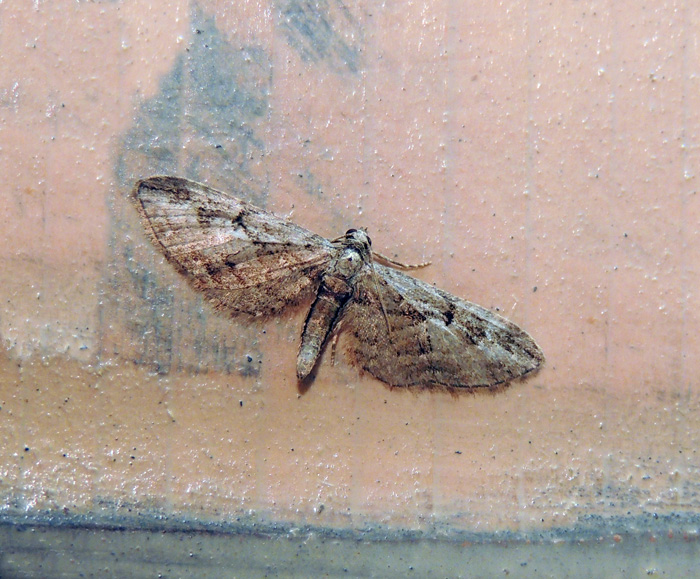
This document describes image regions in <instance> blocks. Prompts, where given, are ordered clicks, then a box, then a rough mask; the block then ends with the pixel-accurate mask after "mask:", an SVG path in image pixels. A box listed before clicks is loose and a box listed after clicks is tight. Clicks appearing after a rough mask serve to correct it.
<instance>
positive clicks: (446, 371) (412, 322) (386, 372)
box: [343, 263, 544, 389]
mask: <svg viewBox="0 0 700 579" xmlns="http://www.w3.org/2000/svg"><path fill="white" fill-rule="evenodd" d="M358 277H359V279H357V280H356V286H355V293H354V295H353V298H352V299H351V300H350V302H349V303H348V304H347V306H346V309H345V311H344V313H343V340H345V345H346V350H347V352H348V354H349V356H350V359H351V362H353V363H354V364H356V365H358V366H360V367H361V368H363V369H364V370H366V371H367V372H369V373H370V374H372V375H373V376H375V377H376V378H378V379H379V380H382V381H383V382H386V383H387V384H389V385H391V386H415V387H436V386H437V387H440V386H442V387H446V388H447V389H456V388H466V389H472V388H479V387H496V386H498V385H501V384H507V383H508V382H511V381H512V380H515V379H517V378H520V377H522V376H525V375H526V374H528V373H530V372H533V371H535V370H537V369H538V368H539V367H540V366H541V364H542V363H543V362H544V355H543V354H542V351H541V350H540V348H539V346H537V344H536V343H535V341H534V340H533V339H532V338H531V337H530V336H529V335H528V334H527V333H526V332H524V331H523V330H521V329H520V328H518V327H517V326H516V325H515V324H513V323H511V322H509V321H508V320H506V319H504V318H502V317H501V316H499V315H497V314H494V313H493V312H491V311H489V310H487V309H486V308H483V307H481V306H478V305H476V304H473V303H471V302H468V301H466V300H462V299H459V298H457V297H455V296H453V295H451V294H449V293H447V292H445V291H442V290H440V289H437V288H435V287H433V286H431V285H428V284H426V283H424V282H422V281H420V280H418V279H416V278H414V277H411V276H408V275H406V274H403V273H401V272H399V271H396V270H394V269H391V268H388V267H385V266H382V265H380V264H377V263H374V264H373V266H372V267H371V268H366V269H365V271H364V272H363V273H362V274H360V275H359V276H358Z"/></svg>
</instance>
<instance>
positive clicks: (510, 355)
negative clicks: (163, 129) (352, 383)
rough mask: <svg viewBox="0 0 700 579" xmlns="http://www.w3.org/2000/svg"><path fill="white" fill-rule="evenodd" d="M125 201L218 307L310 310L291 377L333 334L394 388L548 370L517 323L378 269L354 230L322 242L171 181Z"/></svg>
mask: <svg viewBox="0 0 700 579" xmlns="http://www.w3.org/2000/svg"><path fill="white" fill-rule="evenodd" d="M132 197H133V201H134V203H135V205H136V207H137V209H138V211H139V213H140V214H141V218H142V221H143V225H144V227H145V229H146V231H147V232H148V234H149V235H150V237H151V239H152V241H153V242H154V243H155V245H156V246H157V247H158V248H159V249H160V250H161V251H162V252H163V254H164V255H165V257H166V258H167V259H168V261H169V262H170V263H171V264H173V266H174V267H175V269H177V271H178V272H180V273H181V274H182V275H183V276H184V277H185V278H186V279H187V280H188V281H189V283H190V284H191V285H192V286H193V287H194V288H195V289H197V290H198V291H200V292H202V293H203V294H204V296H205V297H206V299H207V300H208V301H209V302H210V303H211V304H212V305H213V306H214V307H215V308H216V309H218V310H221V311H224V312H227V313H228V314H230V315H232V316H255V317H257V316H272V315H277V314H280V313H282V312H283V311H284V309H285V308H287V307H289V306H293V305H297V304H303V303H310V304H311V308H310V310H309V313H308V314H307V316H306V321H305V323H304V328H303V331H302V336H301V345H300V347H299V354H298V357H297V377H298V378H299V380H305V379H306V378H307V377H308V376H309V374H310V373H311V371H312V370H313V368H314V367H315V366H316V364H317V362H318V360H319V357H320V355H321V353H322V352H323V349H324V347H325V345H326V343H327V342H328V340H329V337H331V336H333V335H335V334H337V333H339V334H342V339H343V341H344V344H345V349H346V351H347V354H348V357H349V360H350V361H351V362H352V363H353V364H355V365H357V366H359V367H360V368H362V369H363V370H365V371H367V372H369V373H370V374H372V375H373V376H374V377H376V378H378V379H379V380H381V381H383V382H385V383H387V384H389V385H390V386H409V387H422V388H431V387H432V388H447V389H473V388H479V387H494V386H498V385H503V384H507V383H508V382H510V381H512V380H514V379H517V378H521V377H523V376H525V375H527V374H530V373H532V372H534V371H536V370H537V369H539V368H540V367H541V365H542V364H543V363H544V355H543V354H542V351H541V350H540V348H539V347H538V346H537V344H536V343H535V341H534V340H533V339H532V338H531V337H530V336H529V335H528V334H527V333H525V332H524V331H523V330H521V329H520V328H519V327H518V326H516V325H515V324H513V323H511V322H509V321H508V320H506V319H504V318H502V317H500V316H498V315H497V314H494V313H493V312H491V311H490V310H487V309H486V308H483V307H481V306H478V305H476V304H473V303H471V302H468V301H466V300H462V299H460V298H457V297H455V296H453V295H451V294H449V293H447V292H445V291H442V290H440V289H437V288H434V287H432V286H430V285H428V284H426V283H424V282H422V281H420V280H418V279H416V278H413V277H411V276H409V275H406V274H404V273H402V272H400V271H397V270H396V269H394V268H392V267H388V266H386V265H381V264H380V263H377V262H376V261H375V260H373V255H372V242H371V240H370V238H369V236H368V235H367V233H366V232H365V231H364V230H362V229H350V230H348V231H347V232H346V233H345V235H342V236H341V237H339V238H337V239H335V240H332V241H330V240H327V239H325V238H323V237H321V236H319V235H316V234H315V233H312V232H310V231H308V230H306V229H304V228H303V227H300V226H298V225H296V224H294V223H292V222H290V221H288V220H286V219H282V218H280V217H276V216H275V215H272V214H271V213H268V212H267V211H264V210H262V209H259V208H257V207H255V206H253V205H251V204H250V203H246V202H245V201H242V200H240V199H238V198H236V197H233V196H231V195H227V194H226V193H222V192H220V191H217V190H215V189H212V188H211V187H208V186H206V185H202V184H200V183H195V182H194V181H189V180H187V179H182V178H179V177H168V176H159V177H151V178H149V179H145V180H143V181H139V182H138V183H137V184H136V186H135V188H134V191H133V194H132ZM384 261H385V262H386V260H384ZM389 263H393V262H389ZM393 265H395V266H396V265H398V264H393Z"/></svg>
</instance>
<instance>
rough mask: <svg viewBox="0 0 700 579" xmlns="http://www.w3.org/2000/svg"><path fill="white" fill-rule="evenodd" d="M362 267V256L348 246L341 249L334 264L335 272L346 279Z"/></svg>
mask: <svg viewBox="0 0 700 579" xmlns="http://www.w3.org/2000/svg"><path fill="white" fill-rule="evenodd" d="M361 268H362V256H361V255H360V253H359V252H358V251H357V250H355V249H352V248H350V247H348V248H346V249H344V250H343V253H341V254H340V256H339V257H338V261H337V262H336V265H335V271H336V274H337V275H339V276H340V277H342V278H345V279H348V278H351V277H352V276H353V275H355V274H356V273H357V272H358V271H360V269H361Z"/></svg>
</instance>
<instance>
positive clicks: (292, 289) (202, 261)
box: [132, 176, 333, 316]
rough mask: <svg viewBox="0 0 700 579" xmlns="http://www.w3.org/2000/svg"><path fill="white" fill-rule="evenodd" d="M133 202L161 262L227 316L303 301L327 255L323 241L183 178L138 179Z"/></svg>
mask: <svg viewBox="0 0 700 579" xmlns="http://www.w3.org/2000/svg"><path fill="white" fill-rule="evenodd" d="M132 200H133V202H134V204H135V205H136V208H137V209H138V211H139V213H140V215H141V218H142V222H143V225H144V227H145V229H146V231H147V232H148V234H149V235H150V237H151V239H152V241H153V242H154V243H155V245H156V246H157V247H159V249H160V250H161V251H162V252H163V254H164V255H165V257H166V258H167V260H168V261H169V262H170V263H171V264H172V265H173V266H174V267H175V268H176V269H177V270H178V271H179V272H180V273H181V274H182V275H183V276H185V277H186V278H187V280H188V281H189V283H190V284H191V285H192V286H193V287H194V288H195V289H197V290H199V291H201V292H202V293H203V294H204V295H205V297H206V298H207V299H208V301H209V302H211V303H212V304H213V305H214V307H216V308H217V309H220V310H223V311H226V312H228V313H229V314H231V315H237V314H241V313H243V314H249V315H252V316H261V315H264V316H267V315H273V314H276V313H278V312H281V311H282V310H283V309H285V308H286V307H287V306H291V305H295V304H298V303H300V302H302V301H305V300H310V299H311V297H312V296H313V295H314V294H315V293H316V291H317V289H318V287H319V285H320V283H321V279H322V276H323V272H324V270H325V267H326V266H327V264H328V262H329V261H330V259H331V258H332V255H333V246H332V245H331V243H330V242H329V241H328V240H327V239H325V238H323V237H321V236H319V235H316V234H314V233H312V232H310V231H308V230H306V229H304V228H303V227H299V226H298V225H295V224H294V223H291V222H289V221H287V220H285V219H281V218H279V217H275V216H274V215H272V214H270V213H268V212H266V211H264V210H262V209H259V208H257V207H255V206H254V205H251V204H250V203H246V202H245V201H242V200H240V199H238V198H236V197H233V196H231V195H227V194H226V193H223V192H220V191H217V190H216V189H212V188H211V187H208V186H206V185H203V184H201V183H196V182H194V181H190V180H188V179H183V178H179V177H169V176H157V177H150V178H148V179H144V180H142V181H139V182H138V183H137V184H136V186H135V187H134V190H133V193H132Z"/></svg>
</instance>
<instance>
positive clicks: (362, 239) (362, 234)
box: [345, 228, 372, 248]
mask: <svg viewBox="0 0 700 579" xmlns="http://www.w3.org/2000/svg"><path fill="white" fill-rule="evenodd" d="M345 239H346V240H347V241H350V242H352V243H356V244H360V245H364V246H365V247H367V248H370V247H372V240H371V239H370V238H369V235H367V230H366V229H364V228H362V229H348V230H347V231H346V232H345Z"/></svg>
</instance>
